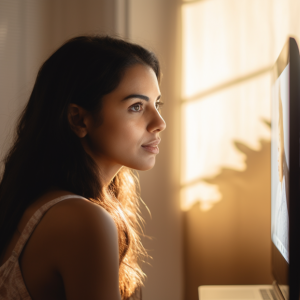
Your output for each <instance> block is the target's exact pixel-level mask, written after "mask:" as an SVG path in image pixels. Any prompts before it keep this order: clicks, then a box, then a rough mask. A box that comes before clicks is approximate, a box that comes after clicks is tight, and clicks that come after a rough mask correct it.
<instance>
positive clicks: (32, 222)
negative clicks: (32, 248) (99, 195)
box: [12, 195, 85, 259]
mask: <svg viewBox="0 0 300 300" xmlns="http://www.w3.org/2000/svg"><path fill="white" fill-rule="evenodd" d="M70 198H82V199H85V198H83V197H81V196H77V195H66V196H62V197H59V198H55V199H53V200H51V201H49V202H47V203H46V204H44V205H43V206H41V207H40V208H39V209H38V210H37V211H36V212H35V213H34V214H33V216H32V217H31V218H30V219H29V221H28V222H27V224H26V226H25V228H24V230H23V231H22V233H21V236H20V238H19V240H18V242H17V244H16V246H15V248H14V250H13V252H12V256H13V257H14V258H15V259H18V257H19V256H20V254H21V252H22V250H23V248H24V246H25V244H26V242H27V240H28V239H29V237H30V236H31V234H32V232H33V231H34V229H35V227H36V226H37V225H38V224H39V222H40V220H41V219H42V217H43V216H44V214H45V213H46V212H47V210H48V209H49V208H51V207H52V206H53V205H55V204H56V203H58V202H60V201H63V200H66V199H70Z"/></svg>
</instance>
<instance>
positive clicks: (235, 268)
mask: <svg viewBox="0 0 300 300" xmlns="http://www.w3.org/2000/svg"><path fill="white" fill-rule="evenodd" d="M235 146H236V147H237V148H238V150H240V151H242V152H243V153H244V154H245V155H246V156H247V160H246V164H247V169H246V170H245V171H242V172H240V171H235V170H231V169H225V168H224V169H222V170H221V172H220V174H219V175H217V176H216V177H214V178H212V179H208V180H206V182H208V183H211V184H216V185H218V186H219V190H220V192H221V193H222V196H223V197H222V200H221V201H220V202H218V203H217V204H215V205H214V206H213V208H212V209H211V210H209V211H201V210H200V209H199V204H198V203H197V204H195V205H194V206H193V207H192V208H191V209H190V210H189V211H187V212H184V213H183V214H184V218H183V227H184V257H185V300H196V299H198V286H199V285H210V284H219V285H222V284H270V283H271V282H272V276H271V257H270V254H271V238H270V230H271V229H270V222H271V213H270V199H271V192H270V182H271V178H270V142H266V141H261V146H262V147H261V150H260V151H254V150H252V149H250V148H248V147H247V146H245V145H243V144H241V143H238V142H235Z"/></svg>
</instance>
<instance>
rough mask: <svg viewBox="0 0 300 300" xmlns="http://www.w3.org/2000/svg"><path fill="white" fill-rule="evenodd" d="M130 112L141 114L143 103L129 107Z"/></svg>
mask: <svg viewBox="0 0 300 300" xmlns="http://www.w3.org/2000/svg"><path fill="white" fill-rule="evenodd" d="M129 110H130V111H132V112H140V111H142V110H143V103H142V102H138V103H135V104H133V105H131V106H130V107H129Z"/></svg>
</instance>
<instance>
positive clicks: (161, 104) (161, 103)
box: [155, 101, 164, 110]
mask: <svg viewBox="0 0 300 300" xmlns="http://www.w3.org/2000/svg"><path fill="white" fill-rule="evenodd" d="M163 105H164V103H163V102H162V101H156V102H155V107H156V109H157V110H160V108H161V107H162V106H163Z"/></svg>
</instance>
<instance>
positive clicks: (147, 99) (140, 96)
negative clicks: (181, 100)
mask: <svg viewBox="0 0 300 300" xmlns="http://www.w3.org/2000/svg"><path fill="white" fill-rule="evenodd" d="M160 97H161V95H159V96H158V97H157V99H156V101H157V100H159V99H160ZM132 98H138V99H142V100H145V101H149V97H147V96H145V95H140V94H132V95H129V96H127V97H125V98H124V99H123V100H122V101H125V100H128V99H132Z"/></svg>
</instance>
